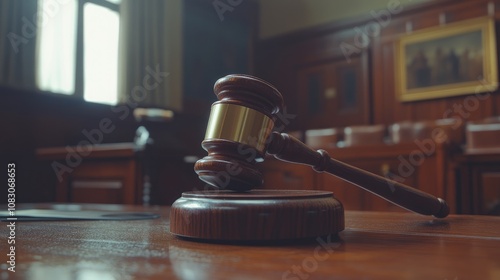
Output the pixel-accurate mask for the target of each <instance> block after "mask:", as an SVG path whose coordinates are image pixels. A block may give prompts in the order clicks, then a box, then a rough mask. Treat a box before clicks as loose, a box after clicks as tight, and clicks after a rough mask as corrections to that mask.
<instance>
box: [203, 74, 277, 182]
mask: <svg viewBox="0 0 500 280" xmlns="http://www.w3.org/2000/svg"><path fill="white" fill-rule="evenodd" d="M214 93H215V95H216V96H217V98H218V99H219V100H218V101H216V102H215V103H214V104H213V105H212V110H211V113H210V118H209V121H208V126H207V131H206V134H205V140H203V142H202V144H201V145H202V147H203V148H204V149H205V150H206V151H207V152H208V156H206V157H204V158H203V159H201V160H198V161H197V162H196V164H195V166H194V169H195V171H196V173H197V174H198V176H199V177H200V179H201V180H203V181H205V182H207V183H208V184H210V185H212V186H215V187H218V188H220V189H229V190H234V191H247V190H250V189H253V188H255V187H258V186H260V185H261V184H262V178H263V175H262V173H261V172H260V171H259V170H258V168H257V166H256V163H257V162H260V161H263V159H264V156H265V153H266V146H267V144H268V142H269V138H270V135H271V133H272V131H273V128H274V124H275V121H276V114H277V113H278V112H280V111H281V110H282V109H283V97H282V96H281V93H280V92H279V91H278V90H277V89H276V88H274V87H273V86H272V85H270V84H269V83H267V82H266V81H264V80H261V79H259V78H256V77H252V76H248V75H228V76H226V77H223V78H221V79H219V80H218V81H217V82H216V83H215V85H214Z"/></svg>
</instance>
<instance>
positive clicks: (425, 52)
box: [396, 18, 498, 101]
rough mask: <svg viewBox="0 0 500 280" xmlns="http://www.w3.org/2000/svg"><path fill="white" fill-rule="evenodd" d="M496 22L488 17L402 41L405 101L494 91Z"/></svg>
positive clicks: (400, 81)
mask: <svg viewBox="0 0 500 280" xmlns="http://www.w3.org/2000/svg"><path fill="white" fill-rule="evenodd" d="M494 34H495V33H494V22H493V20H491V19H488V18H481V19H478V20H473V21H465V22H459V23H456V24H452V25H448V26H444V27H438V28H433V29H429V30H424V31H421V32H416V33H414V34H411V35H406V36H404V37H402V38H401V39H400V40H399V41H398V43H397V44H398V45H397V57H396V69H397V70H398V75H396V77H397V88H396V90H397V91H398V93H399V97H400V99H401V100H402V101H414V100H421V99H431V98H440V97H447V96H453V95H460V94H471V93H477V92H481V91H487V90H488V91H490V90H492V89H493V88H496V87H497V67H498V66H497V59H496V42H495V35H494Z"/></svg>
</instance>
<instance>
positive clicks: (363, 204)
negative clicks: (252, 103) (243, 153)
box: [263, 143, 456, 212]
mask: <svg viewBox="0 0 500 280" xmlns="http://www.w3.org/2000/svg"><path fill="white" fill-rule="evenodd" d="M449 152H450V151H449V147H448V146H447V145H437V146H436V149H435V151H434V152H433V153H431V154H429V155H426V154H424V153H423V152H422V151H420V150H419V149H418V146H416V145H415V144H413V143H410V144H397V145H370V146H368V145H367V146H356V147H348V148H335V149H329V150H328V153H329V154H330V155H331V156H332V157H333V158H335V159H337V160H340V161H343V162H345V163H348V164H350V165H353V166H355V167H358V168H361V169H364V170H367V171H369V172H371V173H374V174H377V175H380V176H383V177H386V178H391V179H393V180H396V181H398V182H401V183H403V184H405V185H408V186H411V187H415V188H418V189H420V190H422V191H425V192H428V193H430V194H432V195H434V196H437V197H441V198H444V199H445V200H446V201H447V202H448V204H449V205H450V208H451V211H452V212H455V211H456V210H455V207H456V203H455V201H456V197H455V192H454V191H453V190H454V187H453V182H452V181H450V180H449V168H450V167H449V163H448V162H447V161H446V160H445V156H446V155H447V154H448V153H449ZM263 171H264V174H265V175H264V180H265V181H264V187H265V188H270V189H272V188H278V189H297V188H301V185H300V184H303V185H302V188H304V189H319V190H328V191H332V192H333V193H334V195H335V196H336V197H338V198H339V200H340V201H341V202H342V203H343V204H344V207H345V209H347V210H374V211H404V210H403V209H401V208H400V207H398V206H395V205H393V204H392V203H390V202H387V201H385V200H383V199H381V198H379V197H377V196H376V195H374V194H371V193H368V192H367V191H365V190H362V189H360V188H358V187H357V186H354V185H352V184H351V183H349V182H346V181H344V180H342V179H340V178H338V177H335V176H332V175H329V174H319V173H316V172H315V171H313V170H312V168H310V167H308V166H304V165H295V164H292V163H287V162H281V161H278V160H276V159H267V160H266V162H265V163H264V168H263ZM310 184H313V186H312V187H310ZM388 187H390V185H388Z"/></svg>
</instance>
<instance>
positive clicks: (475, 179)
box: [455, 151, 500, 215]
mask: <svg viewBox="0 0 500 280" xmlns="http://www.w3.org/2000/svg"><path fill="white" fill-rule="evenodd" d="M457 160H458V162H459V165H458V166H457V168H456V169H455V171H456V175H457V178H458V187H459V190H460V193H459V195H460V201H461V208H460V212H461V213H463V214H480V215H500V151H499V152H498V153H493V154H474V155H471V154H465V155H463V156H461V157H459V158H458V159H457Z"/></svg>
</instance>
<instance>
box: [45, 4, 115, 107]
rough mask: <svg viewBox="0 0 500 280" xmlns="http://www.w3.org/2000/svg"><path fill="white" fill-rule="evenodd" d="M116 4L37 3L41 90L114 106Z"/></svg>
mask: <svg viewBox="0 0 500 280" xmlns="http://www.w3.org/2000/svg"><path fill="white" fill-rule="evenodd" d="M119 2H120V0H113V1H111V0H109V1H106V0H65V1H54V0H38V9H39V13H38V14H39V15H42V16H43V19H42V20H40V19H39V23H40V24H39V25H38V55H37V84H38V86H39V88H40V89H42V90H47V91H52V92H56V93H62V94H67V95H74V96H76V97H79V98H83V99H85V100H86V101H91V102H99V103H106V104H116V103H117V101H118V91H117V85H118V40H119V38H118V34H119V23H120V17H119V12H118V11H119Z"/></svg>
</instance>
